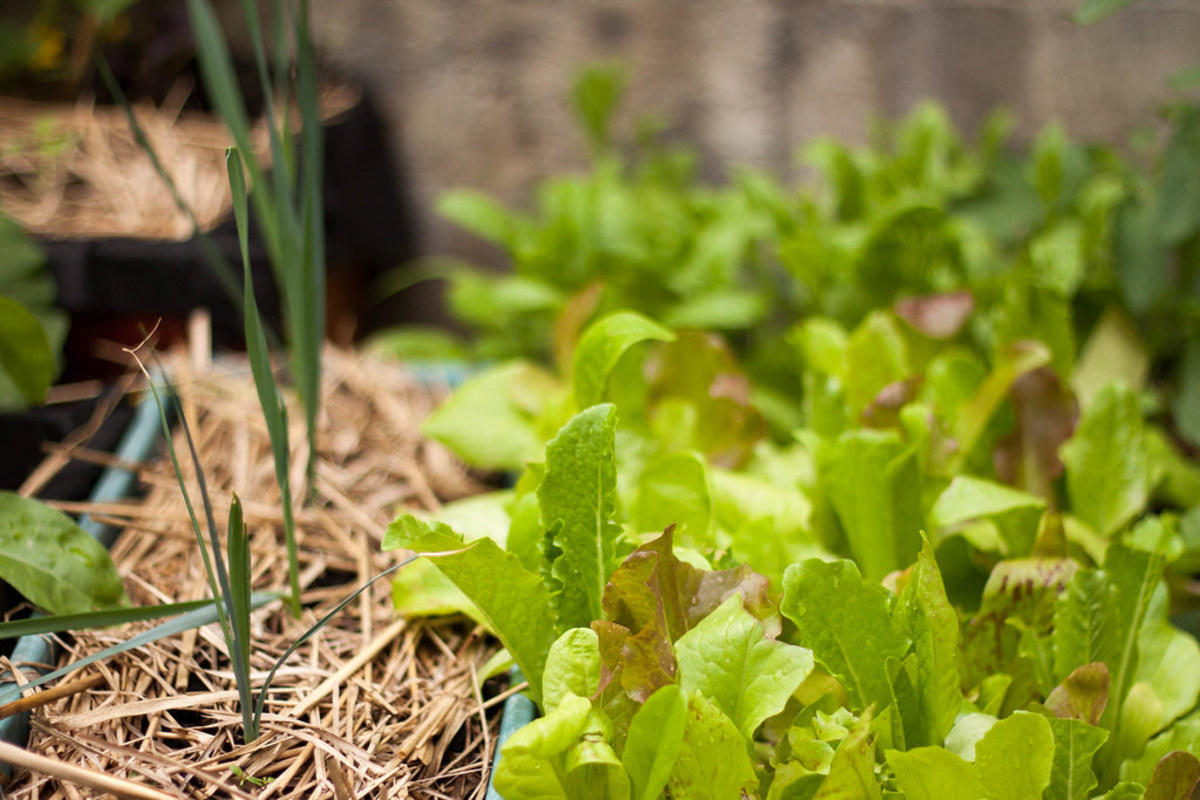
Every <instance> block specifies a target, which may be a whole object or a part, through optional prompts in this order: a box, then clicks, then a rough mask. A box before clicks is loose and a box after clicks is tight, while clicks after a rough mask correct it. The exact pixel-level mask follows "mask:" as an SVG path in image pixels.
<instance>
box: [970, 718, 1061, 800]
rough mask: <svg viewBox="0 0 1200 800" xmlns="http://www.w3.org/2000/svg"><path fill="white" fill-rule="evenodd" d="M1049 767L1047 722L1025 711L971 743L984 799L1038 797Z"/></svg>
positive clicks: (1046, 781) (1050, 753) (1047, 780)
mask: <svg viewBox="0 0 1200 800" xmlns="http://www.w3.org/2000/svg"><path fill="white" fill-rule="evenodd" d="M1053 767H1054V734H1053V733H1052V732H1051V730H1050V722H1049V721H1048V720H1047V719H1046V718H1045V717H1041V716H1038V715H1037V714H1031V713H1029V712H1027V711H1018V712H1016V713H1014V714H1013V715H1012V716H1010V717H1008V718H1006V719H1002V720H1000V721H999V722H997V723H996V724H995V725H993V726H992V727H991V729H990V730H988V732H987V733H986V734H984V736H983V738H982V739H980V740H979V742H978V743H977V744H976V745H975V770H976V774H977V775H978V776H979V782H980V783H981V784H983V797H984V798H986V799H987V800H1029V798H1034V797H1041V796H1042V793H1043V792H1045V790H1046V789H1047V787H1049V786H1050V775H1051V772H1052V770H1053Z"/></svg>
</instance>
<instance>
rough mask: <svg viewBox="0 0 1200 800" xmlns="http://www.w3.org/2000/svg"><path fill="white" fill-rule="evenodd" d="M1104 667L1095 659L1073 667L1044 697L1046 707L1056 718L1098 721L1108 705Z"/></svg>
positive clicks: (1097, 722)
mask: <svg viewBox="0 0 1200 800" xmlns="http://www.w3.org/2000/svg"><path fill="white" fill-rule="evenodd" d="M1108 685H1109V678H1108V667H1107V666H1106V665H1105V664H1104V662H1103V661H1095V662H1092V663H1091V664H1084V665H1082V666H1079V667H1076V668H1075V669H1074V670H1072V671H1071V674H1069V675H1067V677H1066V678H1064V679H1063V682H1062V683H1060V684H1059V685H1058V686H1056V687H1054V689H1053V691H1051V692H1050V695H1049V696H1048V697H1047V698H1046V709H1047V710H1048V711H1049V712H1050V713H1051V714H1053V715H1054V716H1055V717H1058V718H1059V719H1077V720H1080V721H1081V722H1086V723H1087V724H1089V725H1099V724H1100V716H1101V714H1103V713H1104V707H1105V706H1107V705H1108Z"/></svg>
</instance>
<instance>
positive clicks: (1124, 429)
mask: <svg viewBox="0 0 1200 800" xmlns="http://www.w3.org/2000/svg"><path fill="white" fill-rule="evenodd" d="M1062 460H1063V463H1064V464H1066V468H1067V493H1068V494H1069V495H1070V498H1071V508H1072V510H1073V511H1074V512H1075V514H1076V515H1077V516H1078V517H1079V518H1080V519H1082V520H1084V521H1085V522H1087V523H1088V524H1089V525H1091V526H1092V527H1093V528H1095V529H1096V530H1097V531H1098V532H1099V533H1101V534H1103V535H1105V536H1111V535H1112V534H1113V533H1115V532H1116V531H1117V530H1119V529H1120V528H1121V527H1123V526H1124V525H1126V524H1128V523H1129V522H1130V521H1132V519H1133V518H1134V517H1135V516H1136V515H1137V514H1139V513H1140V512H1141V511H1142V509H1143V508H1145V505H1146V500H1147V497H1148V493H1149V487H1148V485H1147V482H1148V466H1147V456H1146V440H1145V435H1144V433H1143V425H1142V416H1141V413H1140V412H1139V410H1138V407H1137V399H1136V398H1135V397H1134V395H1133V393H1132V392H1131V391H1130V390H1129V389H1127V388H1122V387H1120V386H1118V385H1109V386H1108V387H1107V388H1105V389H1104V390H1102V391H1101V392H1100V393H1099V394H1098V395H1097V396H1096V398H1095V402H1094V403H1093V404H1092V405H1091V407H1090V408H1088V409H1087V411H1086V412H1085V413H1084V415H1083V418H1082V419H1081V420H1080V422H1079V427H1078V428H1077V429H1076V431H1075V435H1074V436H1072V437H1071V441H1069V442H1068V443H1067V444H1066V445H1064V446H1063V448H1062Z"/></svg>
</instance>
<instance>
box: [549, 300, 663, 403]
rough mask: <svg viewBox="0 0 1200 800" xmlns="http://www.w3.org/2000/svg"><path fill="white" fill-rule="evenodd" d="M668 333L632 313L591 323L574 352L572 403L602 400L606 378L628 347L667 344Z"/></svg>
mask: <svg viewBox="0 0 1200 800" xmlns="http://www.w3.org/2000/svg"><path fill="white" fill-rule="evenodd" d="M674 338H675V336H674V334H672V333H671V332H670V331H669V330H667V329H666V328H664V327H662V326H661V325H659V324H658V323H656V322H652V321H651V320H649V319H647V318H646V317H643V316H642V315H641V314H638V313H636V312H633V311H618V312H616V313H615V314H610V315H608V316H607V317H604V318H603V319H601V320H598V321H597V322H595V323H593V324H592V325H591V326H590V327H589V328H588V329H587V330H586V331H584V334H583V337H582V338H581V339H580V340H579V346H578V347H577V348H576V349H575V361H574V367H573V370H572V373H571V375H572V382H573V383H574V388H575V403H576V404H577V405H578V407H579V408H588V407H589V406H593V405H595V404H596V403H599V402H600V401H601V400H603V399H604V389H605V386H606V385H607V383H608V377H609V375H611V374H612V371H613V369H615V368H616V366H617V362H618V361H620V360H621V356H623V355H624V354H625V352H626V351H627V350H629V348H631V347H633V346H634V345H636V344H638V343H640V342H646V341H660V342H669V341H672V340H673V339H674Z"/></svg>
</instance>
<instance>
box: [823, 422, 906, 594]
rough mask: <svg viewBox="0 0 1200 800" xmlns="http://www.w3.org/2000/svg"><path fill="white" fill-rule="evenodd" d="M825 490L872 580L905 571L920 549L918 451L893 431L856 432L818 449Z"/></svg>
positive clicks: (847, 538) (856, 558) (852, 547)
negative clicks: (897, 571) (902, 440)
mask: <svg viewBox="0 0 1200 800" xmlns="http://www.w3.org/2000/svg"><path fill="white" fill-rule="evenodd" d="M818 464H819V466H820V474H821V475H822V476H823V477H822V483H821V485H822V487H823V488H824V490H825V494H826V495H827V497H828V498H829V501H830V503H831V504H832V506H833V509H834V511H835V512H836V513H837V517H838V520H839V521H840V522H841V527H842V530H843V531H844V533H845V536H846V541H847V544H848V545H849V548H850V555H852V556H853V557H854V560H855V561H856V562H858V564H859V565H860V566H861V567H862V572H863V575H864V576H865V577H866V578H867V579H868V580H873V581H878V580H881V579H882V578H883V576H885V575H887V574H888V573H890V572H895V571H896V570H900V569H904V568H905V567H907V566H908V565H909V564H911V563H912V562H913V561H914V560H915V559H916V557H917V553H918V551H919V550H920V549H921V535H920V531H921V526H922V522H923V517H922V514H921V505H920V501H921V476H920V469H919V466H918V462H917V458H916V453H915V452H914V451H913V449H912V448H911V447H909V446H907V445H906V444H904V443H903V442H901V441H900V438H899V436H897V435H896V434H895V432H893V431H886V432H884V431H872V430H855V431H849V432H847V433H844V434H842V436H840V437H839V438H838V439H837V441H835V442H826V443H825V444H824V446H822V447H821V449H820V450H819V451H818Z"/></svg>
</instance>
